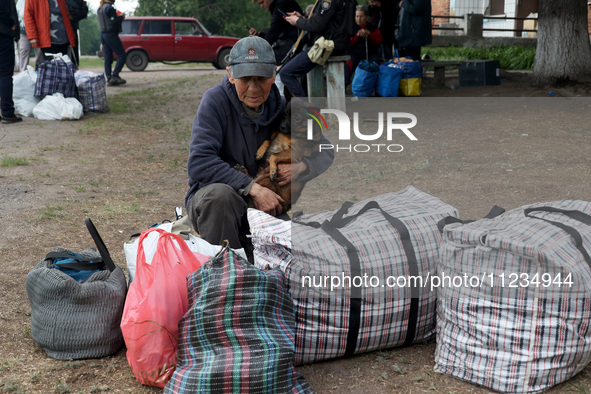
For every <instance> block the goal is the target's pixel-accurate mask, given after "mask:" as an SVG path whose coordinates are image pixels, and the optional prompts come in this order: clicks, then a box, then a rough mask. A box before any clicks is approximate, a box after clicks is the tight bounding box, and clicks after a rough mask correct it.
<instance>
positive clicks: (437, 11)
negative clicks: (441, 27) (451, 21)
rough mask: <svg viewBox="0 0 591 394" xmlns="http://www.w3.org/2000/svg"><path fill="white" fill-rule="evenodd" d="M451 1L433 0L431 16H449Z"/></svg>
mask: <svg viewBox="0 0 591 394" xmlns="http://www.w3.org/2000/svg"><path fill="white" fill-rule="evenodd" d="M449 2H450V0H431V15H449Z"/></svg>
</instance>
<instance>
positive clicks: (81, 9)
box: [66, 0, 88, 65]
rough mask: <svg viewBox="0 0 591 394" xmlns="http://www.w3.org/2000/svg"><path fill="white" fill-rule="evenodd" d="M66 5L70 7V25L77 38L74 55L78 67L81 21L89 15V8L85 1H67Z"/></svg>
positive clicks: (73, 48)
mask: <svg viewBox="0 0 591 394" xmlns="http://www.w3.org/2000/svg"><path fill="white" fill-rule="evenodd" d="M66 4H67V5H68V14H69V15H70V24H71V25H72V30H74V36H75V38H74V41H75V46H73V47H72V52H73V53H74V60H75V61H76V65H80V48H79V45H80V43H79V42H78V29H79V28H80V21H81V20H82V19H86V16H87V15H88V6H87V5H86V1H84V0H66Z"/></svg>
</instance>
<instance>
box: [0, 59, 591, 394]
mask: <svg viewBox="0 0 591 394" xmlns="http://www.w3.org/2000/svg"><path fill="white" fill-rule="evenodd" d="M94 71H100V70H94ZM122 76H123V78H125V79H127V80H128V83H127V85H124V86H120V87H109V88H108V98H109V106H110V108H111V112H109V113H106V114H86V115H85V116H84V117H83V118H82V119H81V120H79V121H40V120H37V119H33V118H26V119H25V120H24V122H22V123H21V124H15V125H1V126H0V160H1V162H0V163H1V166H0V267H1V269H0V300H1V303H0V388H3V390H4V391H6V392H29V393H33V392H57V393H69V392H84V393H96V392H106V391H113V392H156V391H158V390H157V389H155V388H150V387H146V386H142V385H140V384H139V383H137V382H136V380H135V378H134V376H133V374H132V372H131V369H130V367H129V366H128V364H127V360H126V357H125V350H124V349H123V350H121V351H119V352H118V353H117V354H115V355H113V356H112V357H107V358H103V359H91V360H72V361H65V362H64V361H57V360H53V359H51V358H49V357H47V356H46V355H45V353H44V352H43V351H42V350H40V349H39V348H38V347H37V346H36V345H35V343H34V341H33V339H32V337H31V333H30V310H31V309H30V306H29V303H28V299H27V295H26V291H25V279H26V275H27V273H28V272H29V271H30V270H31V268H33V267H34V266H35V265H36V264H37V263H38V262H39V261H40V260H42V259H43V257H44V256H45V254H46V253H47V252H49V251H50V250H52V249H54V248H55V247H56V246H61V247H66V248H69V249H72V250H81V249H84V248H86V247H89V246H93V244H92V239H91V238H90V236H89V234H88V233H87V232H86V229H85V226H84V218H85V217H91V218H92V219H93V221H94V223H95V224H96V226H97V228H98V230H99V232H100V233H101V235H102V237H103V239H104V241H105V243H106V244H107V246H108V247H109V249H110V252H111V255H112V257H113V259H114V260H115V262H117V263H118V264H119V265H120V266H122V267H125V257H124V254H123V248H122V246H123V243H124V242H125V241H126V240H127V239H128V238H129V236H130V235H131V234H134V233H137V232H139V231H141V230H143V229H145V228H147V227H148V226H150V225H152V224H153V223H157V222H160V221H161V220H164V219H172V218H173V212H174V207H175V206H181V205H182V204H183V199H184V195H185V192H186V190H187V175H186V170H185V164H186V158H187V152H188V142H189V137H190V129H191V124H192V121H193V118H194V115H195V112H196V110H197V107H198V105H199V100H200V99H201V97H202V95H203V93H204V92H205V91H206V90H207V89H208V88H210V87H212V86H215V85H216V84H218V83H219V81H220V80H221V78H222V76H223V72H222V71H218V70H215V69H214V68H213V67H207V66H190V67H164V66H161V65H150V66H149V67H148V69H147V70H146V71H144V72H140V73H133V72H129V71H127V70H126V71H124V72H123V73H122ZM527 78H528V74H527V73H517V72H512V73H507V72H505V73H503V75H502V79H501V85H499V86H489V87H470V88H468V87H462V86H458V79H457V74H455V75H454V73H453V72H452V73H450V75H449V77H448V79H447V80H446V84H445V86H443V87H436V86H433V84H432V82H431V81H430V78H427V79H426V80H425V83H424V85H423V97H421V98H397V99H391V100H392V106H393V108H396V110H397V111H401V112H412V113H415V114H416V115H417V118H418V119H419V123H418V125H417V127H416V128H415V129H413V131H416V135H417V136H418V141H413V142H411V141H409V140H407V139H404V140H400V141H398V142H399V143H402V144H403V145H404V151H403V152H401V153H396V154H389V155H381V156H379V155H374V156H375V157H373V156H372V158H369V157H367V158H365V157H364V159H363V160H362V161H363V163H361V164H360V162H359V160H356V159H353V158H352V156H351V155H345V154H343V155H337V158H336V160H335V163H334V164H333V166H332V167H331V169H330V170H329V171H328V172H327V173H326V174H323V175H322V176H321V177H320V178H318V180H317V181H316V182H313V183H311V184H310V185H309V186H307V188H306V191H305V194H304V196H303V197H302V204H303V206H305V207H306V209H307V210H309V211H321V210H324V209H333V208H336V207H338V206H340V204H342V202H344V201H345V200H352V201H359V200H362V199H365V198H370V197H372V196H375V195H378V194H381V193H384V192H391V191H398V190H401V189H403V188H404V187H406V186H407V185H413V186H415V187H417V188H419V189H421V190H423V191H425V192H428V193H430V194H432V195H434V196H437V197H439V198H441V199H442V200H443V201H445V202H447V203H449V204H451V205H453V206H455V207H456V208H457V209H458V210H459V212H460V215H461V217H462V218H464V219H470V218H472V219H477V218H480V217H482V216H484V215H485V214H486V213H487V212H488V210H489V209H490V208H491V207H492V206H493V205H495V204H497V205H500V206H503V207H504V208H507V209H511V208H516V207H518V206H520V205H523V204H529V203H533V202H537V201H539V202H542V201H552V200H558V199H582V200H588V199H589V196H590V195H591V157H590V156H589V153H588V152H589V142H590V141H591V129H590V126H589V113H590V111H591V101H590V100H591V99H589V98H588V97H589V96H590V95H591V94H590V90H589V88H588V87H582V86H575V87H570V88H563V89H554V90H552V94H551V93H550V91H549V90H544V89H536V88H532V87H530V86H529V84H528V80H527ZM578 96H584V97H578ZM329 139H330V136H329ZM378 157H379V159H376V158H378ZM434 349H435V343H434V341H430V342H427V343H422V344H416V345H413V346H411V347H407V348H396V349H388V350H383V351H378V352H373V353H368V354H361V355H358V356H355V357H352V358H349V359H341V360H332V361H326V362H321V363H315V364H309V365H304V366H300V367H298V371H299V372H300V373H301V374H303V375H304V376H305V378H306V379H307V380H308V382H309V383H310V384H311V386H312V387H313V388H314V389H315V390H316V391H317V392H320V393H333V392H334V393H337V392H338V393H341V392H371V393H373V394H378V393H392V392H401V393H419V392H431V391H435V392H441V393H484V392H489V391H488V390H486V389H483V388H481V387H478V386H475V385H472V384H470V383H466V382H462V381H459V380H456V379H454V378H451V377H448V376H445V375H441V374H438V373H435V372H434V371H433V366H434V364H435V360H434ZM551 392H556V393H558V392H579V393H587V392H591V367H587V368H585V369H584V370H583V371H582V372H581V373H580V374H579V375H577V376H576V377H574V378H573V379H571V380H569V381H567V382H565V383H563V384H561V385H559V386H557V387H555V388H554V389H553V390H552V391H551Z"/></svg>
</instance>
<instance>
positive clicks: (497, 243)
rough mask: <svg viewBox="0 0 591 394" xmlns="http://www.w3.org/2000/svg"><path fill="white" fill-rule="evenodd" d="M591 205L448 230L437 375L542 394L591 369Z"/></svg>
mask: <svg viewBox="0 0 591 394" xmlns="http://www.w3.org/2000/svg"><path fill="white" fill-rule="evenodd" d="M590 225H591V203H589V202H585V201H574V200H563V201H555V202H550V203H540V204H533V205H527V206H523V207H521V208H517V209H514V210H511V211H508V212H506V213H504V214H503V215H500V216H498V217H496V218H494V219H483V220H479V221H476V222H473V223H468V224H461V223H454V224H448V225H447V226H445V227H444V229H443V243H442V246H441V259H440V262H439V264H438V270H437V275H438V277H439V278H440V279H441V284H440V287H439V288H438V290H437V296H438V306H437V314H438V320H437V349H436V365H435V370H436V371H437V372H442V373H445V374H448V375H450V376H453V377H456V378H458V379H462V380H465V381H469V382H472V383H475V384H478V385H482V386H485V387H488V388H490V389H493V390H496V391H501V392H510V393H521V392H524V393H525V392H528V393H529V392H540V391H545V390H548V389H549V388H551V387H552V386H554V385H557V384H559V383H561V382H564V381H565V380H567V379H569V378H571V377H573V376H574V375H575V374H577V373H578V372H579V371H581V370H582V369H583V368H585V366H586V365H587V364H588V363H589V361H591V268H590V267H591V258H590V257H589V253H591V226H590Z"/></svg>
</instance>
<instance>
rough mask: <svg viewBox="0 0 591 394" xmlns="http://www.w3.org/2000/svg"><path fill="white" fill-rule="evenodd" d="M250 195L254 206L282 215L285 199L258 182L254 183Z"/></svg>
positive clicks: (270, 213)
mask: <svg viewBox="0 0 591 394" xmlns="http://www.w3.org/2000/svg"><path fill="white" fill-rule="evenodd" d="M249 196H251V197H252V201H253V202H254V207H255V208H256V209H258V210H260V211H263V212H265V213H268V214H269V215H273V216H277V215H280V214H281V213H282V212H283V208H282V207H281V203H282V202H284V201H283V199H282V198H281V197H279V195H278V194H276V193H274V192H272V191H271V190H269V189H267V188H266V187H263V186H261V185H259V184H258V183H254V184H253V185H252V187H251V188H250V193H249Z"/></svg>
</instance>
